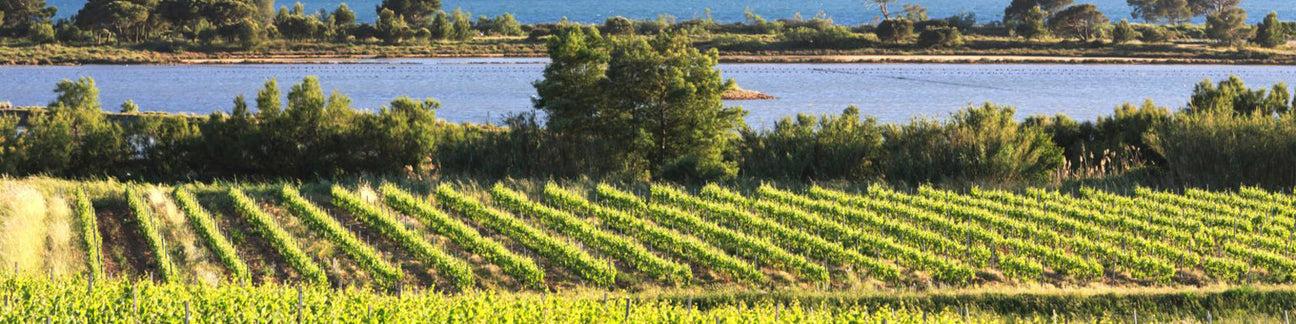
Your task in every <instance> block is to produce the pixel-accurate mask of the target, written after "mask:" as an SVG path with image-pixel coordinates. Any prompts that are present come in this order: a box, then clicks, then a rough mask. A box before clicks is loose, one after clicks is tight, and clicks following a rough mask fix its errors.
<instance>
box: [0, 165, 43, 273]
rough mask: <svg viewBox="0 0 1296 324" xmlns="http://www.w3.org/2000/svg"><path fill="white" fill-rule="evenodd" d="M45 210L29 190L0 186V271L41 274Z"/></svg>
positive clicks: (38, 194) (37, 193)
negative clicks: (12, 270) (10, 270)
mask: <svg viewBox="0 0 1296 324" xmlns="http://www.w3.org/2000/svg"><path fill="white" fill-rule="evenodd" d="M48 209H49V208H48V206H46V203H45V196H44V195H43V194H41V192H40V191H38V190H36V189H35V188H33V187H32V186H30V185H26V184H21V183H16V182H10V181H3V182H0V269H6V270H9V269H16V270H17V271H19V272H24V273H41V272H43V270H44V266H45V262H44V260H45V258H44V255H43V254H44V253H45V251H46V242H47V238H46V233H48V227H47V224H46V222H45V218H46V215H47V213H48Z"/></svg>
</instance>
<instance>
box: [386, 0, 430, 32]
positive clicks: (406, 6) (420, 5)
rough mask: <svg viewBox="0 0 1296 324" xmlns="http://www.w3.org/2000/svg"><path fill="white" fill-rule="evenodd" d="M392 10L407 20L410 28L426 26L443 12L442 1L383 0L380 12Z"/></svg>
mask: <svg viewBox="0 0 1296 324" xmlns="http://www.w3.org/2000/svg"><path fill="white" fill-rule="evenodd" d="M383 9H390V10H391V11H393V12H395V13H396V15H398V16H401V17H403V18H405V22H407V23H408V24H409V25H410V26H424V25H427V24H428V23H429V22H431V21H432V16H433V15H434V14H436V12H437V10H441V0H383V2H382V4H381V5H379V6H378V9H377V10H378V12H382V10H383Z"/></svg>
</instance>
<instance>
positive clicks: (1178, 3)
mask: <svg viewBox="0 0 1296 324" xmlns="http://www.w3.org/2000/svg"><path fill="white" fill-rule="evenodd" d="M1126 2H1127V3H1128V4H1129V5H1130V7H1132V8H1133V9H1134V10H1133V11H1131V12H1130V16H1131V17H1133V18H1140V19H1143V21H1146V22H1149V23H1161V22H1167V23H1170V24H1172V25H1174V24H1179V23H1180V22H1184V21H1188V20H1189V19H1191V18H1192V16H1193V12H1192V8H1191V7H1189V5H1188V0H1126Z"/></svg>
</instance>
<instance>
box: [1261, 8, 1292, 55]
mask: <svg viewBox="0 0 1296 324" xmlns="http://www.w3.org/2000/svg"><path fill="white" fill-rule="evenodd" d="M1255 43H1256V44H1259V45H1260V46H1264V47H1268V48H1275V47H1278V46H1282V45H1283V44H1286V43H1287V35H1286V30H1284V29H1283V23H1282V21H1279V20H1278V13H1277V12H1273V11H1270V12H1269V15H1267V16H1265V19H1264V21H1261V22H1260V24H1258V25H1256V34H1255Z"/></svg>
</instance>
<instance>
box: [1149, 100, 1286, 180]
mask: <svg viewBox="0 0 1296 324" xmlns="http://www.w3.org/2000/svg"><path fill="white" fill-rule="evenodd" d="M1149 141H1150V142H1151V143H1152V147H1153V148H1154V149H1155V150H1156V151H1157V153H1159V154H1161V155H1162V156H1165V157H1166V160H1167V161H1168V162H1167V167H1168V169H1169V171H1170V173H1171V174H1172V175H1173V176H1174V177H1175V178H1176V180H1178V182H1180V183H1182V184H1184V185H1190V186H1209V187H1210V188H1220V187H1226V188H1227V187H1236V186H1239V185H1243V186H1261V187H1266V188H1270V189H1284V190H1285V189H1289V188H1291V187H1292V186H1294V185H1296V166H1294V165H1293V164H1292V163H1291V161H1290V160H1288V159H1281V158H1275V157H1289V156H1296V119H1293V117H1292V116H1291V115H1284V116H1282V117H1277V118H1275V117H1272V116H1263V115H1249V116H1238V115H1233V114H1213V113H1212V114H1180V115H1177V116H1175V118H1173V119H1172V120H1171V121H1170V122H1167V123H1165V124H1162V125H1161V126H1160V127H1157V128H1156V129H1155V131H1154V133H1153V135H1152V136H1150V138H1149Z"/></svg>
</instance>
